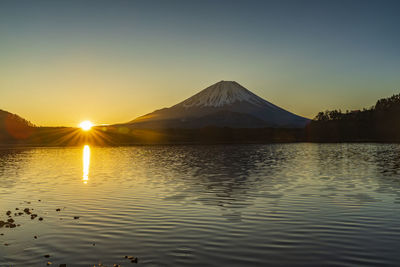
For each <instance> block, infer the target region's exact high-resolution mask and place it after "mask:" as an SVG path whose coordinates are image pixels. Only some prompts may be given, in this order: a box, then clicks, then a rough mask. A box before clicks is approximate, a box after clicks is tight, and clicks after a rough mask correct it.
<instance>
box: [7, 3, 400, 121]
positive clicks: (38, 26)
mask: <svg viewBox="0 0 400 267" xmlns="http://www.w3.org/2000/svg"><path fill="white" fill-rule="evenodd" d="M399 14H400V1H366V0H363V1H338V0H335V1H334V0H332V1H324V0H319V1H300V0H296V1H282V0H280V1H217V0H213V1H167V0H163V1H151V0H150V1H144V0H143V1H71V0H68V1H54V0H51V1H30V0H27V1H19V0H10V1H4V0H3V1H0V109H4V110H7V111H9V112H12V113H17V114H18V115H20V116H22V117H24V118H26V119H28V120H30V121H32V122H33V123H35V124H37V125H45V126H57V125H66V126H76V125H77V124H78V123H79V122H80V121H82V120H85V119H89V120H92V121H93V122H95V123H117V122H126V121H129V120H132V119H134V118H135V117H137V116H139V115H143V114H145V113H149V112H151V111H153V110H155V109H159V108H162V107H168V106H171V105H173V104H176V103H178V102H180V101H182V100H184V99H186V98H187V97H190V96H191V95H193V94H194V93H196V92H198V91H200V90H201V89H204V88H205V87H207V86H209V85H211V84H213V83H215V82H218V81H220V80H235V81H237V82H239V83H240V84H242V85H243V86H245V87H246V88H248V89H249V90H251V91H252V92H254V93H256V94H257V95H259V96H261V97H263V98H265V99H266V100H268V101H270V102H272V103H274V104H276V105H279V106H281V107H283V108H285V109H288V110H289V111H292V112H294V113H296V114H299V115H302V116H306V117H309V118H312V117H314V116H315V115H316V113H317V112H318V111H321V110H326V109H333V108H341V109H342V110H346V109H349V110H351V109H360V108H362V107H369V106H371V105H373V104H374V103H375V102H376V100H377V99H379V98H382V97H387V96H391V95H392V94H394V93H400V88H399V85H400V49H399V46H400V15H399Z"/></svg>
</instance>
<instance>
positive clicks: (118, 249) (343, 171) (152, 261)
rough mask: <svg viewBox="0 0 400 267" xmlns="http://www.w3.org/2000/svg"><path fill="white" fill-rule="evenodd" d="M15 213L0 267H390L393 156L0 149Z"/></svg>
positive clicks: (398, 159)
mask: <svg viewBox="0 0 400 267" xmlns="http://www.w3.org/2000/svg"><path fill="white" fill-rule="evenodd" d="M39 200H41V201H39ZM28 202H30V203H28ZM15 208H19V209H20V210H21V209H22V210H23V209H24V208H33V209H34V211H33V212H34V213H37V214H38V215H39V216H42V217H43V218H44V220H43V221H38V218H36V219H34V220H31V219H30V217H29V216H28V215H22V216H16V217H15V216H14V215H13V216H12V217H13V219H15V221H16V223H18V224H20V225H21V226H20V227H16V228H13V229H10V228H4V227H3V228H0V233H3V234H4V235H0V266H9V265H12V266H45V264H46V262H47V261H51V262H53V266H58V265H59V264H60V263H66V264H67V266H93V264H98V263H99V262H102V263H104V264H107V265H110V264H111V266H112V264H113V263H120V264H122V266H133V264H132V263H130V262H128V261H127V260H125V259H124V258H123V257H124V256H125V255H132V256H136V257H138V258H139V263H138V264H139V265H143V266H277V265H291V266H313V265H314V266H328V265H341V266H361V265H370V266H382V265H393V266H395V265H399V264H400V146H399V145H389V144H284V145H232V146H154V147H153V146H148V147H119V148H96V147H90V148H89V147H86V148H83V147H82V148H34V149H0V220H5V219H7V216H6V211H8V210H11V211H12V213H15V212H16V210H15ZM57 208H60V209H61V211H59V212H57V211H56V209H57ZM74 216H80V218H79V219H74ZM35 235H36V236H37V239H34V236H35ZM5 243H7V244H8V246H5V245H4V244H5ZM93 244H95V245H93ZM46 254H49V255H50V258H48V259H46V258H44V257H43V256H44V255H46Z"/></svg>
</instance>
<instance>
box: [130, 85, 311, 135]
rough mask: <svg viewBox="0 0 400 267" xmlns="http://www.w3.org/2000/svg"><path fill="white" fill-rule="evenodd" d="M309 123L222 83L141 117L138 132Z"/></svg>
mask: <svg viewBox="0 0 400 267" xmlns="http://www.w3.org/2000/svg"><path fill="white" fill-rule="evenodd" d="M307 122H308V119H306V118H303V117H300V116H297V115H295V114H293V113H291V112H289V111H287V110H284V109H282V108H280V107H278V106H276V105H274V104H272V103H270V102H268V101H267V100H264V99H262V98H261V97H259V96H257V95H255V94H253V93H252V92H250V91H249V90H247V89H246V88H244V87H243V86H241V85H240V84H239V83H237V82H235V81H219V82H217V83H215V84H213V85H211V86H209V87H207V88H206V89H204V90H202V91H200V92H199V93H197V94H195V95H193V96H192V97H190V98H188V99H186V100H184V101H182V102H180V103H178V104H176V105H174V106H172V107H170V108H164V109H160V110H156V111H154V112H152V113H149V114H146V115H144V116H141V117H139V118H137V119H135V120H133V121H131V122H129V124H130V125H131V126H133V127H138V128H149V129H152V128H182V127H183V128H202V127H207V126H217V127H233V128H263V127H295V128H296V127H304V125H305V124H306V123H307Z"/></svg>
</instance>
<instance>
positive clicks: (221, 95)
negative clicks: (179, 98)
mask: <svg viewBox="0 0 400 267" xmlns="http://www.w3.org/2000/svg"><path fill="white" fill-rule="evenodd" d="M235 102H249V103H252V104H254V105H262V104H264V105H265V104H270V103H268V102H267V101H265V100H264V99H262V98H260V97H258V96H257V95H255V94H253V93H252V92H250V91H249V90H247V89H246V88H244V87H243V86H241V85H240V84H238V83H237V82H234V81H220V82H218V83H216V84H213V85H211V86H209V87H207V88H206V89H204V90H202V91H201V92H199V93H197V94H195V95H194V96H192V97H190V98H188V99H186V100H185V101H183V102H181V103H179V104H178V105H177V106H183V107H187V108H188V107H222V106H224V105H230V104H233V103H235Z"/></svg>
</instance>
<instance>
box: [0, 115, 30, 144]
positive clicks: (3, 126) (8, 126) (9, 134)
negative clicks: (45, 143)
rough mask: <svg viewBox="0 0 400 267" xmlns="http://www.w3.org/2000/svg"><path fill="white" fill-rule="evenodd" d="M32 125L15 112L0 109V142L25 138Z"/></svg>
mask: <svg viewBox="0 0 400 267" xmlns="http://www.w3.org/2000/svg"><path fill="white" fill-rule="evenodd" d="M32 127H34V125H33V124H32V123H30V122H29V121H27V120H25V119H23V118H21V117H20V116H18V115H16V114H12V113H10V112H7V111H4V110H1V109H0V142H4V141H9V140H13V139H25V138H27V137H28V136H29V135H30V134H31V132H32V130H31V129H32Z"/></svg>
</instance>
